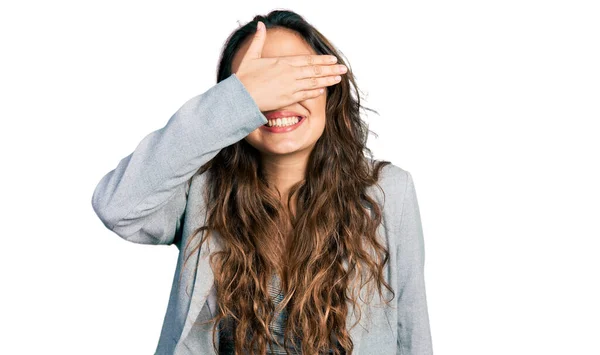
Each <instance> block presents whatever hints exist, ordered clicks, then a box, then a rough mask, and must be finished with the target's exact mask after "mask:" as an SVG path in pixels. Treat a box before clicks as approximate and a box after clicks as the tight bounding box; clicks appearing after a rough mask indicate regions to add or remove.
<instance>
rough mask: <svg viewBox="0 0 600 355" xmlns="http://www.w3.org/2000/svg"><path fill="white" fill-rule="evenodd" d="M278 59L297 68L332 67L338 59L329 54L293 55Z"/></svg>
mask: <svg viewBox="0 0 600 355" xmlns="http://www.w3.org/2000/svg"><path fill="white" fill-rule="evenodd" d="M277 58H279V59H280V60H283V61H285V62H286V63H288V64H290V65H293V66H296V67H302V66H305V65H331V64H334V63H335V62H337V57H336V56H334V55H329V54H306V55H291V56H282V57H277Z"/></svg>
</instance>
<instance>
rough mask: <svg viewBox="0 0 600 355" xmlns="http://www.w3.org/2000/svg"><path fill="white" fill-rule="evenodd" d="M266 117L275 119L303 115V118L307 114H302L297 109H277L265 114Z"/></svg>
mask: <svg viewBox="0 0 600 355" xmlns="http://www.w3.org/2000/svg"><path fill="white" fill-rule="evenodd" d="M265 117H266V118H267V119H268V120H274V119H277V118H283V117H302V118H306V116H305V115H302V114H300V113H298V112H295V111H275V112H270V113H267V114H266V115H265Z"/></svg>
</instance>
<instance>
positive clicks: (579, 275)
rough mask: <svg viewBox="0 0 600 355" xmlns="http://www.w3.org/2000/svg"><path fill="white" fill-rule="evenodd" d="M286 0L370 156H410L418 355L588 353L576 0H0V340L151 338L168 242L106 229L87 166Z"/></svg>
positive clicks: (597, 92)
mask: <svg viewBox="0 0 600 355" xmlns="http://www.w3.org/2000/svg"><path fill="white" fill-rule="evenodd" d="M276 8H280V9H284V8H287V9H291V10H294V11H297V12H298V13H300V14H301V15H303V16H304V17H305V18H306V19H307V20H308V21H309V22H311V23H312V24H313V25H314V26H316V27H317V28H318V29H319V30H320V31H321V32H322V33H323V34H325V36H327V37H328V38H329V39H331V41H332V42H333V44H334V45H335V46H336V47H337V48H338V49H340V50H341V52H342V53H343V55H344V56H345V57H346V58H347V60H348V62H349V65H350V67H351V69H352V70H353V72H354V74H355V75H356V78H357V82H358V85H359V88H360V89H361V90H362V91H363V92H364V95H365V97H364V99H365V100H364V101H363V103H364V104H365V105H366V106H367V107H369V108H372V109H374V110H376V111H377V112H378V113H379V115H376V114H374V113H368V115H365V119H366V120H367V121H368V122H369V124H370V126H369V128H370V129H371V130H372V131H374V132H375V133H377V134H378V136H377V137H375V136H374V135H372V136H371V137H370V138H369V147H371V149H372V150H373V153H374V155H375V158H378V159H386V160H389V161H392V162H393V163H394V164H396V165H398V166H400V167H402V168H403V169H405V170H408V171H409V172H411V174H412V175H413V178H414V181H415V187H416V189H417V195H418V200H419V204H420V208H421V217H422V223H423V230H424V237H425V246H426V266H425V270H426V286H427V299H428V305H429V313H430V321H431V331H432V337H433V346H434V352H435V353H436V354H438V355H443V354H458V355H481V354H484V355H488V354H489V355H500V354H502V355H505V354H519V355H520V354H523V355H530V354H578V355H584V354H600V345H599V344H598V342H597V335H598V333H599V331H600V326H599V322H598V319H600V306H599V300H600V290H599V282H598V280H599V270H600V261H599V259H600V257H599V254H600V253H599V252H600V249H599V245H600V244H599V242H598V239H599V237H600V225H599V224H600V222H599V221H600V218H599V214H600V207H599V204H600V202H599V201H600V188H599V181H600V169H599V165H600V164H599V160H600V159H599V153H600V143H599V142H600V139H599V135H600V130H599V128H598V127H599V125H598V121H599V119H600V70H599V68H600V66H599V65H598V63H600V46H599V44H600V22H599V21H598V19H599V18H600V11H599V8H598V5H597V2H595V1H577V0H570V1H566V0H564V1H533V0H519V1H514V0H504V1H466V0H461V1H418V2H408V1H407V2H392V1H368V2H362V3H358V2H357V3H348V2H342V1H314V2H307V1H302V2H299V1H298V2H291V1H254V2H242V1H239V2H232V1H219V2H214V1H211V2H204V1H169V2H166V1H123V0H121V1H112V0H111V1H102V2H99V1H94V2H93V1H52V2H50V1H27V2H14V1H13V2H3V3H2V4H1V5H0V41H1V43H0V45H1V46H0V48H1V52H2V55H1V56H0V63H1V65H0V88H1V92H0V94H1V96H0V102H1V103H0V110H1V111H0V118H1V122H2V128H1V129H0V132H1V133H0V138H1V139H0V144H1V147H0V148H1V149H0V152H1V153H0V154H2V160H1V161H2V165H3V167H2V174H0V176H1V177H0V178H1V179H2V180H1V184H0V186H1V187H0V188H1V191H0V192H1V201H2V211H1V215H2V222H3V223H2V241H3V243H2V246H1V247H0V251H1V254H0V263H1V270H2V271H1V272H2V274H1V280H2V292H1V293H0V297H1V300H2V301H1V302H0V307H1V309H0V326H1V329H2V336H1V337H0V338H1V340H0V349H1V350H0V352H2V353H4V354H115V355H118V354H129V355H131V354H152V353H153V352H154V350H155V348H156V345H157V342H158V338H159V334H160V330H161V326H162V322H163V318H164V315H165V312H166V308H167V302H168V296H169V292H170V286H171V281H172V278H173V273H174V271H175V265H176V258H177V254H178V250H177V248H176V247H175V246H151V245H138V244H134V243H129V242H126V241H124V240H122V239H121V238H119V237H118V236H117V235H116V234H114V233H112V232H110V231H109V230H108V229H106V228H105V227H104V226H103V224H102V223H101V221H100V220H99V219H98V218H97V216H96V215H95V214H94V212H93V210H92V206H91V196H92V192H93V190H94V188H95V187H96V184H97V183H98V182H99V180H100V179H101V178H102V176H103V175H104V174H106V173H108V172H109V171H110V170H112V169H114V168H115V167H116V165H117V164H118V162H119V160H120V159H121V158H123V157H125V156H127V155H128V154H129V153H131V152H132V151H133V149H134V148H135V147H136V146H137V144H138V143H139V141H140V140H141V139H142V138H143V137H145V136H146V135H147V134H148V133H150V132H152V131H154V130H157V129H160V128H161V127H163V126H164V125H165V124H166V123H167V121H168V119H169V118H170V117H171V115H172V114H173V113H174V112H175V111H176V110H177V109H178V108H179V107H181V105H182V104H183V103H184V102H186V101H187V100H188V99H190V98H191V97H193V96H196V95H198V94H201V93H203V92H205V91H206V90H208V89H209V88H210V87H211V86H213V85H214V84H215V80H216V79H215V78H216V72H215V71H216V65H217V59H218V56H219V53H220V50H221V47H222V45H223V43H224V41H225V39H226V38H227V36H228V35H229V34H230V33H231V32H232V31H233V30H234V29H236V28H237V27H238V26H239V25H240V24H245V23H246V22H248V21H250V20H251V19H252V17H253V16H254V15H256V14H267V13H268V12H269V11H270V10H273V9H276Z"/></svg>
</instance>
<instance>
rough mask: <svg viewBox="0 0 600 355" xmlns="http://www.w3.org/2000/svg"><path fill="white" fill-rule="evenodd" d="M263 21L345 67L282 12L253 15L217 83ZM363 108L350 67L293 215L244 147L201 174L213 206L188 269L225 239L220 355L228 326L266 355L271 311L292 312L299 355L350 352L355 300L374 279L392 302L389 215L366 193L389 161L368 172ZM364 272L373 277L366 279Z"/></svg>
mask: <svg viewBox="0 0 600 355" xmlns="http://www.w3.org/2000/svg"><path fill="white" fill-rule="evenodd" d="M258 21H262V22H263V23H264V24H265V25H266V27H267V28H274V27H284V28H287V29H290V30H293V31H295V32H296V33H298V34H299V35H301V36H302V38H303V39H304V40H305V41H306V42H307V43H308V44H309V45H310V46H311V47H312V48H313V49H314V50H315V51H316V53H317V54H330V55H335V56H336V57H337V58H338V63H340V64H345V63H344V61H343V59H342V57H341V55H340V53H339V52H338V51H337V50H336V49H335V48H334V46H333V45H332V44H331V43H330V42H329V41H328V40H327V39H326V38H325V37H324V36H323V35H322V34H321V33H320V32H319V31H317V30H316V29H315V28H314V27H313V26H312V25H310V24H309V23H308V22H307V21H306V20H304V19H303V18H302V17H301V16H299V15H298V14H296V13H294V12H292V11H283V10H276V11H272V12H270V13H269V14H268V15H267V16H255V17H254V19H253V21H251V22H249V23H247V24H246V25H244V26H240V28H238V29H236V30H235V31H234V32H233V33H232V34H231V35H230V36H229V38H228V39H227V42H226V44H225V46H224V49H223V53H222V55H221V59H220V63H219V68H218V73H217V82H220V81H222V80H224V79H226V78H227V77H229V76H230V75H231V74H232V73H231V63H232V60H233V57H234V55H235V53H236V52H237V50H238V49H239V48H240V46H241V44H242V43H243V42H244V41H245V40H246V39H248V38H249V37H250V36H252V35H253V34H254V33H255V31H256V25H257V22H258ZM346 66H348V65H347V64H346ZM352 88H354V92H352V90H351V89H352ZM353 94H354V95H353ZM361 108H363V107H362V106H361V105H360V96H359V95H358V89H357V86H356V83H355V80H354V76H353V74H352V71H351V69H350V67H349V66H348V72H347V73H346V74H345V75H343V76H342V80H341V82H339V83H338V84H336V85H333V86H330V87H328V88H327V103H326V115H327V117H328V119H326V125H325V130H324V132H323V135H322V136H321V137H320V138H319V139H318V141H317V142H316V144H315V146H314V149H313V150H312V152H311V154H310V157H309V161H308V168H307V171H306V173H305V178H304V180H302V181H300V182H298V183H297V184H295V185H294V186H293V187H292V188H291V189H290V192H289V196H288V200H287V205H288V210H290V209H289V206H290V203H291V200H292V196H293V195H294V194H295V195H296V197H297V198H296V205H295V210H296V211H297V212H296V215H288V214H287V213H285V212H284V211H285V209H284V206H283V205H282V204H281V202H280V198H279V196H278V195H277V193H275V192H273V189H272V187H269V183H268V181H267V179H266V178H265V176H264V174H263V171H262V169H260V166H261V165H260V154H259V152H258V151H257V150H256V149H255V148H254V147H252V146H251V145H250V144H249V143H247V142H246V141H245V140H243V139H242V140H240V141H238V142H236V143H234V144H232V145H230V146H228V147H225V148H223V149H221V150H220V151H219V153H218V154H217V155H216V156H215V157H214V158H213V159H212V160H211V161H209V162H208V163H206V164H205V165H203V166H202V167H201V168H200V169H199V171H198V172H197V174H202V173H205V172H206V173H207V175H206V177H207V181H206V185H205V186H206V191H205V194H206V195H205V198H206V199H207V206H209V207H208V210H207V220H206V225H204V226H202V227H200V228H198V229H197V230H196V231H195V233H194V234H193V235H192V237H190V239H189V240H188V243H187V244H186V247H185V250H187V249H188V246H189V245H190V242H191V240H192V239H193V238H194V237H196V235H198V234H199V233H201V232H203V231H206V233H204V236H203V237H202V239H201V241H200V243H197V245H196V246H195V248H193V249H192V250H191V251H190V252H189V255H188V257H187V258H186V261H187V259H188V258H189V256H190V255H192V253H193V252H196V251H197V250H198V248H200V247H201V245H202V244H203V243H204V241H205V240H206V238H208V236H209V235H210V234H211V233H210V231H213V230H214V231H217V232H218V233H219V234H220V236H221V242H220V243H221V244H222V245H223V250H222V251H219V252H215V253H213V254H211V256H210V263H211V267H212V269H213V272H214V276H215V277H214V285H215V287H216V291H217V299H218V307H217V308H218V309H217V315H216V316H215V317H214V318H213V319H211V320H210V321H214V325H213V346H214V348H215V351H217V346H216V340H215V332H214V331H215V330H216V329H217V327H218V326H219V324H220V322H221V321H222V320H225V319H228V320H230V321H232V322H233V324H234V329H235V331H234V337H235V352H236V354H241V353H244V352H245V351H246V352H248V353H260V354H266V346H267V342H270V341H271V340H270V339H271V338H270V337H271V333H270V329H269V324H270V323H271V321H272V320H273V317H274V312H275V311H277V312H279V311H281V310H283V309H284V308H285V309H286V310H287V312H288V321H287V324H286V325H285V329H286V332H285V341H284V345H285V344H288V342H289V341H292V342H294V343H296V345H298V346H300V343H298V342H299V341H300V342H301V347H302V353H303V354H320V353H329V349H334V353H335V354H343V353H352V351H353V349H354V344H353V343H352V340H351V337H350V334H349V332H348V330H347V325H346V317H347V315H348V312H349V310H348V305H347V302H350V303H352V305H353V307H354V309H355V311H356V312H357V313H358V314H359V315H358V321H360V317H361V315H360V309H359V307H358V304H357V295H360V289H361V288H362V287H363V286H364V285H365V284H367V283H368V282H369V281H371V280H374V281H375V282H376V286H377V289H378V292H379V295H380V296H381V295H382V286H383V287H385V288H387V289H388V290H389V291H390V292H392V294H394V292H393V290H392V288H391V287H390V285H389V284H388V283H387V282H386V281H385V279H384V277H383V269H384V266H385V264H386V263H387V262H388V259H389V253H388V250H387V249H386V248H385V246H384V245H383V244H382V243H380V241H378V237H377V234H376V232H377V227H378V226H379V224H380V223H381V222H382V210H381V207H380V206H379V205H378V204H377V202H376V201H375V200H374V199H373V198H371V197H370V196H368V195H367V193H366V189H367V187H369V186H372V185H376V186H377V187H379V185H378V184H377V182H378V180H379V174H380V171H381V169H382V168H383V167H384V166H385V165H387V164H390V162H388V161H375V160H372V159H371V161H372V164H369V160H368V159H367V157H366V155H365V153H367V154H368V155H370V156H371V157H372V153H371V151H370V150H369V148H367V147H366V142H367V136H368V133H369V132H370V131H369V130H368V126H367V124H366V123H365V122H364V121H363V120H362V119H361V116H360V110H361ZM370 111H373V110H370ZM379 188H380V187H379ZM287 220H289V221H291V225H292V236H291V240H292V242H291V244H290V245H289V248H288V249H287V250H284V249H285V248H283V246H284V245H285V243H283V242H282V241H283V240H286V238H287V236H285V235H284V233H283V231H282V230H280V228H279V226H281V225H287V223H288V222H284V221H287ZM369 249H371V250H373V252H374V253H373V252H370V251H369ZM280 260H285V261H286V262H285V264H284V265H282V263H281V262H280ZM365 272H368V274H369V276H368V278H367V279H366V280H364V276H365ZM273 273H276V274H277V275H278V276H279V277H280V279H281V290H282V292H283V293H284V295H285V298H284V299H283V300H282V301H281V303H280V305H279V308H278V309H277V310H275V307H274V304H273V302H272V300H271V298H270V295H269V290H268V283H269V281H270V278H271V276H272V275H273ZM394 297H395V294H394V295H393V297H392V299H393V298H394ZM361 299H362V298H361ZM390 301H391V299H390V300H389V301H387V302H390ZM387 302H386V303H387ZM358 321H357V323H358ZM357 323H355V324H354V325H352V327H354V326H356V324H357ZM333 339H337V344H335V343H334V341H333Z"/></svg>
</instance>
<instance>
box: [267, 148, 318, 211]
mask: <svg viewBox="0 0 600 355" xmlns="http://www.w3.org/2000/svg"><path fill="white" fill-rule="evenodd" d="M307 163H308V155H304V156H302V155H263V156H262V168H263V170H264V173H265V176H266V178H267V181H268V182H269V185H270V186H273V187H275V188H276V189H277V190H278V191H279V193H280V194H281V202H282V203H283V205H284V207H286V208H287V198H288V195H289V190H290V187H291V186H292V185H294V184H295V183H297V182H299V181H301V180H303V179H304V174H305V173H306V165H307Z"/></svg>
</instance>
